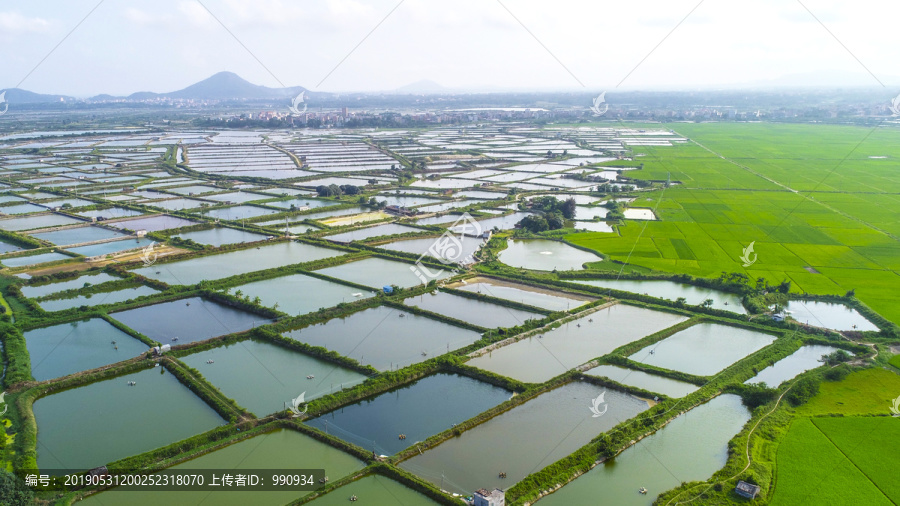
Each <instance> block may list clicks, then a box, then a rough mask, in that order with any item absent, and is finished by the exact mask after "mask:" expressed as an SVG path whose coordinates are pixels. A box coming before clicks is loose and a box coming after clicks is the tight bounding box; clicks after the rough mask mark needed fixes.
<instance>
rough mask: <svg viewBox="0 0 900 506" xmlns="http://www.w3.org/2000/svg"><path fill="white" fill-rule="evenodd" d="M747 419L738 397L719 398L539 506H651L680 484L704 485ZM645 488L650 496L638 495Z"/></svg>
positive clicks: (748, 415)
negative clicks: (597, 505) (696, 483)
mask: <svg viewBox="0 0 900 506" xmlns="http://www.w3.org/2000/svg"><path fill="white" fill-rule="evenodd" d="M749 419H750V413H749V412H748V411H747V408H745V407H744V406H743V404H741V399H740V397H738V396H736V395H730V394H725V395H720V396H718V397H716V398H715V399H713V400H711V401H709V402H707V403H706V404H703V405H701V406H697V407H696V408H694V409H692V410H691V411H688V412H687V413H685V414H683V415H681V416H679V417H678V418H675V419H674V420H672V421H671V422H669V424H668V425H666V426H665V427H663V428H662V429H661V430H659V431H658V432H656V433H655V434H653V435H652V436H649V437H646V438H644V439H642V440H641V441H639V442H638V443H637V444H636V445H634V446H632V447H631V448H629V449H627V450H625V451H624V452H622V454H621V455H619V456H617V457H616V458H615V459H613V460H609V461H607V462H605V463H603V464H601V465H599V466H597V467H595V468H594V469H592V470H591V471H589V472H588V473H586V474H584V475H582V476H579V477H578V478H576V479H575V481H573V482H571V483H569V484H567V485H566V486H564V487H563V488H561V489H559V490H558V491H556V492H554V493H553V494H550V495H549V496H547V497H545V498H543V499H541V500H540V502H539V503H538V504H541V505H545V504H546V505H548V506H553V505H570V504H615V505H617V506H618V505H622V506H650V505H651V504H653V501H654V500H655V499H656V497H657V496H658V495H659V494H661V493H663V492H665V491H667V490H670V489H673V488H675V487H677V486H679V485H681V483H682V482H691V481H700V480H705V479H708V478H709V477H710V476H712V474H713V473H714V472H716V471H718V470H719V469H721V468H722V467H723V466H724V465H725V462H726V461H727V460H728V441H729V440H730V439H731V438H733V437H734V436H735V435H736V434H737V433H738V432H740V430H741V428H742V427H743V426H744V424H745V423H747V420H749ZM641 487H645V488H646V489H647V490H648V492H647V494H646V495H642V494H640V493H639V492H638V490H639V489H640V488H641Z"/></svg>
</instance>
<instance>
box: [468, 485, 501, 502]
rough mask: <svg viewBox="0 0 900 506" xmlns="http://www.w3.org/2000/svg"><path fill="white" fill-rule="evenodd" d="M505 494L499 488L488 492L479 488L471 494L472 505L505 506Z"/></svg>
mask: <svg viewBox="0 0 900 506" xmlns="http://www.w3.org/2000/svg"><path fill="white" fill-rule="evenodd" d="M505 505H506V494H505V493H504V492H503V491H502V490H500V489H499V488H495V489H494V490H492V491H490V492H488V491H487V489H485V488H480V489H478V490H476V491H475V493H474V494H473V495H472V506H505Z"/></svg>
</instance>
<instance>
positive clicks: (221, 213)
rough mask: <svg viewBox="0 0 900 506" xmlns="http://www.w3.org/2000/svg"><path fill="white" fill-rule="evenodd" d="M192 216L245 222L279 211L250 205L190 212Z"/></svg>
mask: <svg viewBox="0 0 900 506" xmlns="http://www.w3.org/2000/svg"><path fill="white" fill-rule="evenodd" d="M192 212H193V213H194V214H200V215H202V216H207V217H209V218H216V219H219V220H246V219H250V218H256V217H257V216H264V215H266V214H275V213H277V212H280V211H274V210H272V209H266V208H263V207H255V206H251V205H246V206H234V207H223V208H220V209H210V210H208V211H200V210H198V211H192Z"/></svg>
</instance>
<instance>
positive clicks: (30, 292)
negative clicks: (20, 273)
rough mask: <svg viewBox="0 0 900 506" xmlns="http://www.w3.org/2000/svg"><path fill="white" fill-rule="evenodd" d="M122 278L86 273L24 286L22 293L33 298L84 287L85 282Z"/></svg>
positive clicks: (97, 282) (101, 281) (103, 273)
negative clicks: (76, 276)
mask: <svg viewBox="0 0 900 506" xmlns="http://www.w3.org/2000/svg"><path fill="white" fill-rule="evenodd" d="M118 279H121V278H117V277H115V276H110V275H109V274H107V273H105V272H101V273H99V274H92V275H84V276H80V277H78V278H76V279H70V280H68V281H60V282H58V283H49V284H46V285H37V286H23V287H22V295H24V296H26V297H28V298H30V299H33V298H37V297H43V296H44V295H50V294H51V293H57V292H61V291H63V290H72V289H73V288H83V287H84V285H85V284H88V283H89V284H91V285H99V284H100V283H105V282H107V281H115V280H118Z"/></svg>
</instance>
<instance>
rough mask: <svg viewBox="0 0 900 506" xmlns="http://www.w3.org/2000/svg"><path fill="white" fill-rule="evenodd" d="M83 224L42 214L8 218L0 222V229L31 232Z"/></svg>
mask: <svg viewBox="0 0 900 506" xmlns="http://www.w3.org/2000/svg"><path fill="white" fill-rule="evenodd" d="M76 223H84V222H83V221H81V220H76V219H75V218H70V217H68V216H63V215H61V214H44V215H41V216H27V217H24V218H8V219H3V220H0V229H3V230H32V229H35V228H47V227H59V226H62V225H75V224H76Z"/></svg>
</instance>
